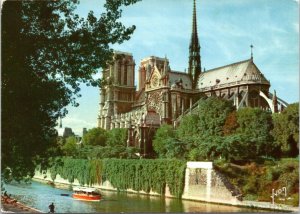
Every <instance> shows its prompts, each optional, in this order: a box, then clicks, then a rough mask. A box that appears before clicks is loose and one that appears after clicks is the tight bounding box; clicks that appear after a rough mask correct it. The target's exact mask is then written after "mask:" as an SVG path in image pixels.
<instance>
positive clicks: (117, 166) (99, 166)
mask: <svg viewBox="0 0 300 214" xmlns="http://www.w3.org/2000/svg"><path fill="white" fill-rule="evenodd" d="M185 168H186V162H185V161H179V160H168V159H159V160H146V159H143V160H120V159H103V160H100V159H92V160H87V159H72V158H62V159H55V164H53V165H52V167H51V168H50V169H49V171H50V174H51V178H52V180H54V179H55V178H56V176H57V175H58V174H59V175H60V176H61V177H62V178H64V179H67V180H68V181H69V182H71V183H73V182H74V180H75V179H77V180H78V181H79V183H80V184H81V185H84V184H89V185H92V184H101V181H105V180H108V181H110V182H111V184H112V185H113V187H115V188H117V189H118V190H126V189H133V190H136V191H145V192H147V193H149V192H150V191H151V190H152V191H154V192H157V193H160V194H164V193H165V188H166V185H168V187H169V188H170V192H171V194H172V195H174V196H176V197H181V195H182V193H183V188H184V175H185Z"/></svg>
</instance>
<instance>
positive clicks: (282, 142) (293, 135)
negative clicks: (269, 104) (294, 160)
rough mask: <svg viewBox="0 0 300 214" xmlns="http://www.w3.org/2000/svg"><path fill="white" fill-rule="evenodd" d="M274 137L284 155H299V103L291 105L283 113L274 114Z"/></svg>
mask: <svg viewBox="0 0 300 214" xmlns="http://www.w3.org/2000/svg"><path fill="white" fill-rule="evenodd" d="M273 123H274V129H273V130H272V135H273V136H274V139H275V141H276V143H277V144H278V146H279V147H280V150H281V151H282V155H283V156H285V157H296V156H298V155H299V103H294V104H290V105H289V106H288V107H287V108H286V109H284V111H283V112H282V113H277V114H273Z"/></svg>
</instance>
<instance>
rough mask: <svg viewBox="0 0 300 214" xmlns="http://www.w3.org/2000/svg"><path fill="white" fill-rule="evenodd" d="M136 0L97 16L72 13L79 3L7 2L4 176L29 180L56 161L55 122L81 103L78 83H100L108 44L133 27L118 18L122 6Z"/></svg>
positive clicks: (118, 0) (118, 1)
mask: <svg viewBox="0 0 300 214" xmlns="http://www.w3.org/2000/svg"><path fill="white" fill-rule="evenodd" d="M136 1H137V0H115V1H107V2H106V3H105V5H104V9H105V12H104V13H102V14H101V15H100V17H95V15H94V14H93V12H90V13H89V14H88V16H87V17H86V18H81V17H79V15H77V14H76V13H75V8H76V6H77V5H78V4H79V1H78V0H71V1H64V0H57V1H10V0H8V1H5V2H3V4H2V6H3V8H2V19H1V24H2V32H1V37H2V49H1V50H2V84H1V89H2V90H1V92H2V94H1V95H2V121H1V122H2V135H1V142H2V149H1V156H2V161H1V164H2V165H1V167H2V172H3V171H5V170H8V171H9V173H5V174H10V175H11V176H13V177H14V178H15V179H18V180H19V179H21V178H23V177H26V176H32V175H33V172H34V168H35V166H36V164H37V163H42V165H44V163H45V160H46V159H47V157H49V156H52V154H51V152H49V150H48V149H49V148H50V147H53V146H55V143H54V142H55V138H56V135H57V133H56V131H55V129H54V127H55V126H56V121H57V119H58V117H63V116H64V115H65V114H66V113H67V111H66V109H65V107H66V106H67V105H68V104H69V103H71V104H73V105H74V106H77V105H78V104H77V103H76V100H75V99H76V97H78V96H80V94H79V91H80V83H85V84H88V85H93V86H97V85H100V83H101V82H102V81H100V80H97V79H94V78H93V75H94V74H96V73H97V72H99V68H103V67H105V66H106V63H107V62H108V61H109V60H111V57H112V49H111V48H110V45H111V44H115V43H121V42H123V41H125V40H128V39H129V38H130V35H131V34H132V33H133V31H134V29H135V26H130V27H125V26H124V25H123V24H122V23H121V22H120V21H119V18H120V17H121V14H122V10H121V9H120V7H121V6H123V5H125V6H127V5H130V4H133V3H135V2H136ZM33 148H34V149H33Z"/></svg>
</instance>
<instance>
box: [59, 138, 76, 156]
mask: <svg viewBox="0 0 300 214" xmlns="http://www.w3.org/2000/svg"><path fill="white" fill-rule="evenodd" d="M61 149H62V151H63V153H64V155H66V156H75V155H76V154H77V153H78V145H77V139H76V137H74V136H71V137H68V138H67V139H66V143H65V144H64V145H63V146H62V148H61Z"/></svg>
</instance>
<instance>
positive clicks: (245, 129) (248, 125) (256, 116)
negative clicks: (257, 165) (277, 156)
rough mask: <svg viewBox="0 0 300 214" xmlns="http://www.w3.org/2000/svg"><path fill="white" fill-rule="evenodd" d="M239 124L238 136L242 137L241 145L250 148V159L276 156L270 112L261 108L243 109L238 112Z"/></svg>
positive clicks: (248, 150) (248, 151)
mask: <svg viewBox="0 0 300 214" xmlns="http://www.w3.org/2000/svg"><path fill="white" fill-rule="evenodd" d="M237 122H238V126H239V127H238V128H237V129H236V134H240V135H242V138H241V142H240V143H242V144H245V145H246V147H247V148H248V149H247V153H249V156H248V158H252V159H255V158H257V157H258V156H273V155H274V152H275V150H276V145H275V144H274V143H273V138H272V136H271V130H272V129H273V123H272V115H271V113H270V112H267V111H264V110H262V109H259V108H241V109H239V110H238V111H237ZM250 148H253V149H250Z"/></svg>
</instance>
